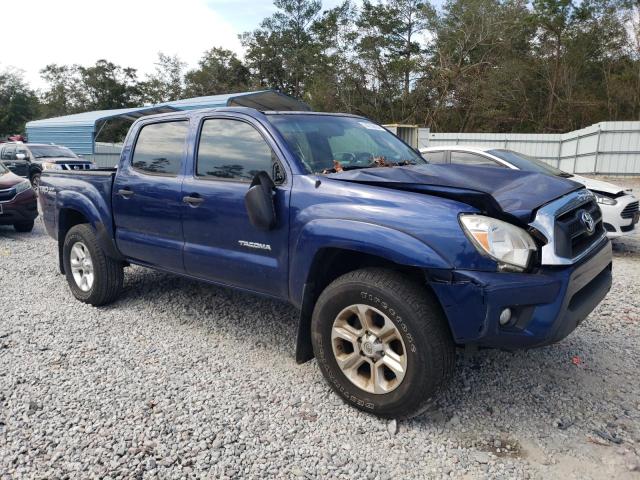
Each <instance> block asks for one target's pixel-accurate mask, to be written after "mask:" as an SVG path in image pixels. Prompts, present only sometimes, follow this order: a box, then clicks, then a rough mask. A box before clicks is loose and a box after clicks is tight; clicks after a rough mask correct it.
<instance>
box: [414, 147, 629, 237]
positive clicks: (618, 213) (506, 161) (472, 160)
mask: <svg viewBox="0 0 640 480" xmlns="http://www.w3.org/2000/svg"><path fill="white" fill-rule="evenodd" d="M420 152H421V153H422V156H423V157H424V158H426V159H427V161H428V162H429V163H434V164H443V163H444V164H464V165H484V166H492V167H498V168H513V169H515V170H523V171H526V172H536V173H545V174H548V175H556V176H559V177H564V178H570V179H571V180H573V181H575V182H578V183H581V184H583V185H584V186H585V187H586V188H587V189H589V190H591V191H592V192H593V193H594V194H595V196H596V201H597V202H598V204H599V205H600V209H601V210H602V217H603V223H604V228H605V230H606V231H607V236H608V237H609V238H614V237H619V236H622V235H627V234H630V233H632V232H633V231H634V230H635V226H636V224H637V223H638V218H639V216H640V213H639V208H638V199H637V198H636V197H634V196H633V194H632V190H631V189H626V190H625V189H624V188H622V187H618V186H616V185H613V184H611V183H607V182H602V181H600V180H593V179H591V178H586V177H581V176H580V175H573V174H571V173H566V172H563V171H562V170H559V169H557V168H555V167H552V166H551V165H548V164H547V163H545V162H543V161H541V160H538V159H536V158H533V157H529V156H528V155H524V154H522V153H518V152H515V151H513V150H507V149H503V148H482V147H469V146H464V145H450V146H437V147H429V148H421V149H420Z"/></svg>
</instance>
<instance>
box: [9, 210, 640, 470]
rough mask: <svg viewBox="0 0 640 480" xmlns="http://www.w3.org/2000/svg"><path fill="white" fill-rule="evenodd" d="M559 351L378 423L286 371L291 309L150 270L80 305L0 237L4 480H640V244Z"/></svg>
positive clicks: (39, 264)
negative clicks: (428, 407) (102, 298)
mask: <svg viewBox="0 0 640 480" xmlns="http://www.w3.org/2000/svg"><path fill="white" fill-rule="evenodd" d="M614 275H615V278H614V287H613V290H612V292H611V293H610V294H609V296H608V297H607V299H606V300H605V301H604V302H603V303H602V304H601V305H600V307H599V308H598V309H597V310H596V311H595V312H594V313H593V314H592V315H591V316H590V317H589V318H588V319H587V320H586V321H585V323H583V325H582V326H581V327H580V328H579V329H578V330H577V331H576V332H574V333H573V334H572V335H571V336H570V337H569V338H568V339H566V340H565V341H563V342H561V343H560V344H558V345H554V346H550V347H547V348H543V349H539V350H532V351H528V352H518V353H515V354H511V353H505V352H499V351H481V352H479V353H478V354H476V355H475V356H474V357H472V358H465V357H464V356H462V355H460V356H459V358H458V371H457V375H456V377H455V379H454V381H453V383H452V385H451V387H450V388H449V389H448V390H447V391H446V392H444V393H443V395H442V396H441V397H440V398H439V400H438V406H437V408H435V409H434V410H433V411H431V412H428V413H427V414H425V415H423V416H422V417H419V418H417V419H414V420H412V421H409V422H399V423H397V424H396V423H394V422H386V421H383V420H380V419H377V418H375V417H372V416H370V415H367V414H364V413H361V412H359V411H357V410H355V409H353V408H350V407H348V406H346V405H345V404H343V403H342V402H341V401H340V400H339V399H338V397H337V396H336V395H334V394H333V393H332V392H331V391H330V389H329V387H328V386H327V385H326V384H325V382H324V380H323V378H322V377H321V374H320V372H319V370H318V368H317V365H316V363H315V361H312V362H309V363H307V364H304V365H296V363H295V361H294V358H293V354H294V339H295V331H296V325H295V324H296V319H297V316H296V312H295V311H294V309H292V308H291V307H289V306H287V305H284V304H280V303H276V302H273V301H270V300H265V299H261V298H257V297H253V296H250V295H246V294H242V293H237V292H234V291H231V290H226V289H222V288H216V287H211V286H207V285H203V284H199V283H195V282H192V281H189V280H185V279H182V278H178V277H175V276H171V275H166V274H161V273H156V272H153V271H150V270H145V269H142V268H131V269H128V270H127V272H126V275H125V283H126V285H125V287H126V291H125V293H124V294H123V295H122V298H121V299H120V300H119V301H117V302H116V303H115V304H114V305H112V306H109V307H104V308H92V307H90V306H87V305H84V304H81V303H79V302H77V301H76V300H75V299H74V298H73V297H72V295H71V293H70V292H69V290H68V288H67V285H66V282H65V279H64V278H63V277H62V276H61V275H59V274H58V272H57V259H56V244H55V243H54V242H53V240H51V239H50V238H49V237H47V236H46V234H45V233H44V230H43V228H42V225H41V224H40V223H38V224H37V226H36V229H35V230H34V232H33V233H32V234H17V233H15V232H14V231H13V230H12V229H10V228H7V227H0V295H1V296H2V300H1V303H0V305H1V312H0V479H3V480H4V479H14V478H43V479H44V478H48V479H49V478H83V479H84V478H113V479H115V478H187V477H191V478H203V477H204V478H224V477H229V478H238V477H244V478H265V477H278V478H371V479H376V478H379V479H385V478H402V479H405V478H445V477H446V478H450V477H453V478H504V479H514V478H541V479H542V478H544V479H548V478H562V479H567V478H576V479H583V478H606V479H610V478H616V479H625V478H629V479H638V478H640V375H639V374H638V372H639V371H640V347H639V344H640V296H639V294H640V286H639V282H640V240H639V238H638V236H636V237H635V238H632V239H626V240H623V241H621V242H617V244H616V249H615V261H614Z"/></svg>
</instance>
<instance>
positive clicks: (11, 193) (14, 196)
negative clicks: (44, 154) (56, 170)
mask: <svg viewBox="0 0 640 480" xmlns="http://www.w3.org/2000/svg"><path fill="white" fill-rule="evenodd" d="M37 216H38V201H37V197H36V193H35V191H34V190H33V188H31V184H30V183H29V181H28V180H26V179H24V178H20V177H19V176H17V175H15V174H14V173H11V172H10V171H9V170H8V169H7V168H6V167H5V166H4V165H2V163H0V225H13V228H15V229H16V231H18V232H30V231H31V230H32V229H33V223H34V220H35V219H36V217H37Z"/></svg>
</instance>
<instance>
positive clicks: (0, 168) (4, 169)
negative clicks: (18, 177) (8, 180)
mask: <svg viewBox="0 0 640 480" xmlns="http://www.w3.org/2000/svg"><path fill="white" fill-rule="evenodd" d="M5 173H9V169H8V168H7V167H5V166H4V165H3V164H2V163H0V174H5Z"/></svg>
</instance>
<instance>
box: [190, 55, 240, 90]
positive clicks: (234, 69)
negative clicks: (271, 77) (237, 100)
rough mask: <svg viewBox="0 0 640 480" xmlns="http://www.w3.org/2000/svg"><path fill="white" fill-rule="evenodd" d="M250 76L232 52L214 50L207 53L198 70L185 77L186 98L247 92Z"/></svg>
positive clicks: (191, 71) (199, 63)
mask: <svg viewBox="0 0 640 480" xmlns="http://www.w3.org/2000/svg"><path fill="white" fill-rule="evenodd" d="M249 82H250V74H249V69H248V68H247V67H245V65H244V64H243V63H242V61H241V60H240V59H239V58H238V57H237V56H236V54H235V53H233V52H232V51H230V50H225V49H224V48H216V47H214V48H212V49H211V50H208V51H207V52H205V54H204V55H203V56H202V58H201V59H200V61H199V62H198V68H197V69H195V70H190V71H189V72H187V74H186V76H185V96H187V97H199V96H205V95H216V94H222V93H231V92H239V91H243V90H247V89H248V88H249Z"/></svg>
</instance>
